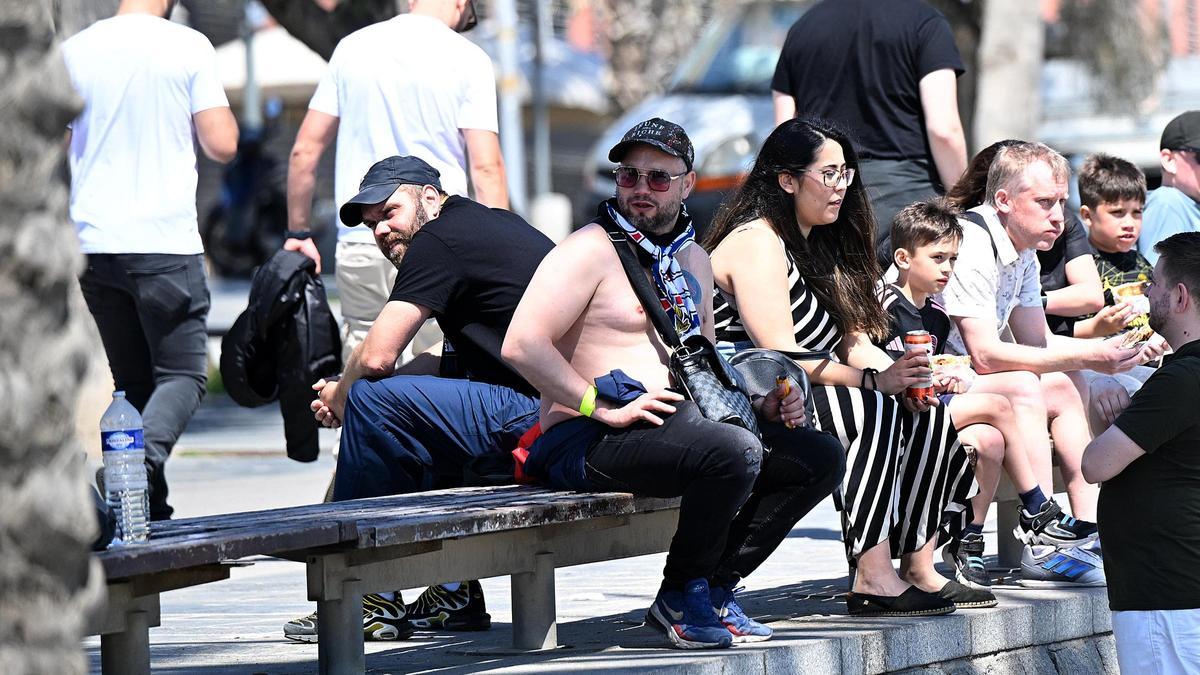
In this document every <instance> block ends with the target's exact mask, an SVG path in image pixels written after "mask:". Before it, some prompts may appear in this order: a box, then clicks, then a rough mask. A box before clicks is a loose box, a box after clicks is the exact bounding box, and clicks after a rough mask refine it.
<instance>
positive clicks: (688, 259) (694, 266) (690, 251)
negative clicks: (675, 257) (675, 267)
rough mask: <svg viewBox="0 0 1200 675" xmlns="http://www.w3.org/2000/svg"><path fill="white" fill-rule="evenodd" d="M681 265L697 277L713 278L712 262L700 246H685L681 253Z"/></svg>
mask: <svg viewBox="0 0 1200 675" xmlns="http://www.w3.org/2000/svg"><path fill="white" fill-rule="evenodd" d="M679 264H680V265H682V266H683V268H684V269H685V270H687V271H689V272H691V273H692V274H695V275H696V276H697V277H706V278H712V260H711V259H710V258H709V256H708V251H705V250H704V247H703V246H700V245H699V244H692V245H691V246H685V247H684V248H683V250H681V251H680V252H679Z"/></svg>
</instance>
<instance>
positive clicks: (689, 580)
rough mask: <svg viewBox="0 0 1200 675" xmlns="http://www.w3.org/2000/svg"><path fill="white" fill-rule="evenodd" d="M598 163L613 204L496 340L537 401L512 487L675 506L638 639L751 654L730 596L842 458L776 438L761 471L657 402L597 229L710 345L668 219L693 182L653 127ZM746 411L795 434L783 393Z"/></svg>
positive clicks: (683, 220) (825, 489) (681, 324)
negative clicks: (784, 450)
mask: <svg viewBox="0 0 1200 675" xmlns="http://www.w3.org/2000/svg"><path fill="white" fill-rule="evenodd" d="M609 159H610V160H612V161H614V162H617V163H618V167H617V169H616V170H615V172H614V174H615V176H616V183H617V188H616V196H615V198H613V199H609V200H606V201H604V202H602V203H601V204H600V207H599V209H598V213H597V216H596V218H597V220H596V222H593V223H591V224H589V225H587V226H585V227H583V228H582V229H580V230H579V231H577V232H575V233H574V234H572V235H571V236H569V237H567V238H566V239H565V240H563V242H562V243H561V244H559V245H558V246H557V247H556V248H555V249H554V250H553V251H551V252H550V254H549V255H547V256H546V258H545V259H544V260H543V261H542V264H541V265H540V266H539V267H538V269H537V271H536V272H535V273H534V276H533V280H532V281H531V282H530V283H529V288H528V289H527V290H526V291H525V294H524V296H522V298H521V302H520V304H519V305H518V306H517V311H516V313H515V314H514V315H513V320H512V323H511V324H510V325H509V330H508V333H507V336H506V337H505V341H504V348H503V351H502V355H503V357H504V358H505V359H506V360H507V361H508V362H509V363H511V364H512V365H513V367H514V368H516V370H517V371H518V372H520V373H521V375H523V376H524V377H525V379H527V380H528V381H529V382H530V383H531V384H533V385H534V386H535V387H536V388H537V389H538V391H539V392H540V393H541V396H542V401H541V415H540V424H539V429H540V431H541V435H540V436H539V437H538V438H537V439H536V440H534V441H533V443H532V444H531V445H530V447H529V455H528V458H527V460H526V462H525V467H524V468H525V473H526V474H527V475H530V476H533V477H535V478H537V479H539V480H541V481H543V482H545V483H547V484H549V485H552V486H553V487H557V488H560V489H568V490H581V491H593V490H596V491H615V492H632V493H634V494H639V495H649V496H657V497H682V501H681V503H680V512H679V525H678V528H677V529H676V531H675V536H674V538H673V539H672V541H671V547H670V550H669V551H668V553H667V562H666V567H665V569H664V570H663V577H664V578H663V582H662V585H661V587H660V589H659V592H658V596H657V597H656V598H655V601H654V603H653V605H651V607H650V609H649V611H648V612H647V615H646V623H647V625H649V626H651V627H653V628H655V629H656V630H660V631H662V633H663V634H664V635H665V636H666V637H667V639H668V640H669V641H670V643H671V645H672V646H674V647H678V648H681V649H712V648H720V647H728V646H730V645H731V644H732V643H733V642H756V641H761V640H766V639H768V638H770V637H771V629H770V628H769V627H768V626H765V625H763V624H762V623H760V622H758V621H755V620H754V619H752V618H750V617H749V616H748V615H747V614H746V613H745V612H744V611H743V610H742V608H741V606H740V605H739V604H738V601H737V598H736V591H737V590H739V589H738V588H737V585H738V581H739V580H740V579H741V578H743V577H745V576H746V575H748V574H750V573H751V572H752V571H753V570H754V569H755V568H756V567H758V565H759V564H761V563H762V562H763V561H764V560H765V559H766V558H767V556H769V555H770V554H771V552H772V551H774V550H775V548H776V547H778V546H779V544H780V543H781V542H782V541H783V539H784V538H785V537H786V536H787V533H788V532H789V531H790V530H791V529H792V526H793V525H794V524H795V523H796V521H797V520H798V519H799V518H800V517H801V516H803V515H804V514H805V513H807V512H808V510H810V509H811V508H812V507H813V506H814V505H816V504H817V503H818V502H820V501H821V500H822V499H824V498H825V497H826V496H827V495H828V494H829V493H830V492H832V491H833V488H834V487H835V486H836V485H837V484H838V482H839V481H840V480H841V477H842V474H843V472H844V455H843V453H842V451H841V446H840V445H839V444H838V443H837V441H836V439H833V438H832V437H830V436H826V435H823V434H820V433H819V432H816V431H812V430H810V429H803V428H797V429H792V430H789V431H788V432H787V433H789V434H795V436H794V438H797V439H802V440H801V442H800V444H799V445H802V446H803V451H804V453H803V455H802V456H801V457H797V458H796V460H797V461H786V460H791V459H793V458H792V457H785V458H784V460H785V461H783V462H782V463H781V462H780V460H775V459H773V458H774V457H775V456H776V455H775V454H772V455H771V457H770V458H768V459H766V460H765V461H764V460H763V452H764V451H763V445H762V441H760V440H759V438H758V437H757V436H756V435H755V434H753V433H751V432H750V431H747V430H745V429H743V428H741V427H739V426H734V425H732V424H722V423H719V422H713V421H711V420H708V419H706V418H704V417H703V416H702V415H701V414H700V412H699V409H698V408H697V406H696V404H695V403H694V402H692V401H686V400H684V397H683V396H681V395H679V394H678V393H676V392H675V391H673V390H672V389H671V388H670V387H671V386H672V382H671V379H670V376H669V373H668V370H667V357H668V350H667V348H666V347H664V345H663V343H662V342H661V340H660V338H659V337H658V335H657V334H656V332H655V328H653V324H652V323H651V322H650V321H649V317H647V315H646V311H645V309H644V308H643V306H642V304H641V302H640V301H639V300H638V296H637V295H636V294H635V292H634V290H633V288H632V286H631V284H630V280H629V277H627V276H626V274H625V271H624V268H623V267H622V264H621V262H620V259H619V258H618V254H617V250H616V249H615V248H614V241H613V240H612V239H610V237H615V236H617V235H616V234H613V235H610V234H609V232H608V231H606V229H605V226H607V227H608V228H610V229H611V230H612V231H614V232H616V231H617V230H620V231H623V232H624V233H625V234H626V237H624V238H621V240H620V241H618V242H616V245H618V246H630V247H631V248H632V249H633V251H634V253H635V255H637V256H638V257H639V259H640V260H641V261H642V264H643V266H647V267H649V270H647V271H646V274H647V279H648V281H651V282H652V283H653V286H654V287H655V290H656V291H657V293H658V296H659V299H660V300H661V301H662V302H663V306H664V307H667V306H669V307H671V308H672V310H671V311H669V312H668V314H669V315H670V319H669V320H672V319H673V324H674V326H675V328H676V330H677V332H678V333H679V335H680V337H681V338H687V337H692V336H694V335H703V336H705V337H707V338H708V339H710V340H711V339H712V338H713V336H714V327H713V305H712V293H711V289H712V288H713V277H712V267H711V265H710V264H709V260H708V254H706V253H705V252H704V250H703V249H702V248H701V247H700V246H699V245H697V244H696V243H695V241H694V239H695V231H694V230H693V228H692V223H691V219H690V218H689V217H688V214H687V211H686V210H685V209H684V208H683V200H684V198H685V197H687V196H688V193H689V192H691V190H692V187H693V186H694V185H695V182H696V174H695V172H693V171H692V161H693V151H692V143H691V141H690V140H689V139H688V137H687V134H686V133H684V130H683V129H682V128H680V127H679V126H678V125H676V124H673V123H671V122H668V121H666V120H663V119H659V118H654V119H650V120H647V121H645V122H642V123H640V124H638V125H636V126H634V127H633V128H632V129H630V130H629V131H628V132H627V133H626V134H625V136H624V138H622V139H621V142H620V143H618V144H617V145H616V146H614V147H613V149H612V150H611V151H610V153H609ZM794 389H795V390H798V389H799V388H798V387H796V388H794ZM781 394H782V395H781ZM756 409H757V410H758V413H759V414H760V416H764V417H765V418H767V419H768V420H769V421H770V420H773V421H774V422H783V423H777V424H774V425H773V426H772V424H771V423H770V422H764V424H765V425H767V427H768V428H771V429H774V428H778V429H784V424H788V425H799V424H801V423H802V422H804V401H803V399H802V398H801V396H800V395H799V394H798V391H793V392H791V393H784V392H782V391H775V392H772V393H771V394H770V395H769V396H766V397H764V398H761V399H759V400H758V401H757V403H756ZM764 433H767V434H768V438H769V437H770V435H769V432H767V431H766V430H764ZM776 452H778V451H776ZM773 462H774V463H773ZM760 467H764V468H763V470H762V471H761V472H760V470H759V469H760ZM743 505H744V506H743Z"/></svg>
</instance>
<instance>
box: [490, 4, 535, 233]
mask: <svg viewBox="0 0 1200 675" xmlns="http://www.w3.org/2000/svg"><path fill="white" fill-rule="evenodd" d="M494 7H495V10H496V38H497V40H496V48H497V53H498V55H499V58H500V82H499V86H498V94H499V99H500V101H499V103H500V151H501V152H502V153H503V154H504V168H505V173H506V174H507V175H508V196H509V203H510V205H511V206H512V210H513V211H514V212H516V213H519V214H522V215H525V214H527V213H528V212H529V203H528V200H529V191H528V189H527V188H526V183H525V171H526V168H525V134H524V130H523V128H522V122H521V99H520V92H519V91H518V90H519V86H520V81H521V80H520V76H521V72H520V61H519V60H518V56H517V4H516V2H515V1H514V0H496V4H495V5H494Z"/></svg>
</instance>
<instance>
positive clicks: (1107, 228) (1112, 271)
mask: <svg viewBox="0 0 1200 675" xmlns="http://www.w3.org/2000/svg"><path fill="white" fill-rule="evenodd" d="M1079 200H1080V202H1081V206H1080V207H1079V217H1080V219H1082V220H1083V223H1084V224H1085V225H1087V228H1088V241H1089V242H1091V244H1092V248H1094V249H1095V253H1094V254H1093V257H1094V258H1095V260H1096V270H1097V271H1098V272H1099V273H1100V283H1101V285H1103V287H1104V304H1105V306H1104V308H1103V309H1101V310H1100V311H1099V312H1097V313H1096V314H1095V315H1094V316H1091V317H1089V318H1087V319H1083V320H1081V321H1078V322H1077V323H1076V324H1075V337H1108V336H1109V335H1115V334H1117V333H1119V332H1121V331H1122V330H1124V329H1125V328H1126V327H1129V326H1140V325H1143V324H1145V322H1146V312H1147V311H1148V310H1149V308H1148V307H1147V306H1145V301H1144V300H1138V299H1137V297H1136V296H1137V295H1140V293H1135V295H1134V296H1131V297H1120V296H1118V295H1116V294H1114V289H1116V288H1118V287H1120V286H1123V285H1125V284H1135V283H1139V284H1145V283H1146V282H1147V281H1150V278H1151V276H1152V272H1153V271H1154V269H1153V267H1152V266H1151V265H1150V263H1149V262H1147V261H1146V259H1145V258H1144V257H1142V254H1141V253H1138V250H1137V241H1138V235H1139V234H1140V233H1141V231H1142V208H1143V206H1144V205H1145V203H1146V177H1145V176H1144V175H1142V172H1141V171H1140V170H1139V169H1138V168H1137V167H1136V166H1134V165H1133V164H1131V163H1130V162H1127V161H1125V160H1123V159H1120V158H1119V157H1113V156H1111V155H1106V154H1103V153H1098V154H1095V155H1091V156H1089V157H1088V158H1087V159H1086V160H1085V161H1084V163H1083V167H1082V168H1080V171H1079ZM1122 290H1124V289H1122ZM1139 304H1140V305H1141V306H1138V305H1139Z"/></svg>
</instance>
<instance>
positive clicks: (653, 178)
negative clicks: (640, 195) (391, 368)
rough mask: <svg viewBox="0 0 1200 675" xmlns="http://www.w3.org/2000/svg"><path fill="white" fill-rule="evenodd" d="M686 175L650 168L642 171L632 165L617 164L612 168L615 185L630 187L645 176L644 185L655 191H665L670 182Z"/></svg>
mask: <svg viewBox="0 0 1200 675" xmlns="http://www.w3.org/2000/svg"><path fill="white" fill-rule="evenodd" d="M686 175H687V172H686V171H685V172H684V173H681V174H679V175H678V176H672V175H671V174H669V173H667V172H666V171H663V170H662V169H650V170H649V171H642V170H641V169H635V168H633V167H632V166H618V167H617V168H615V169H613V176H614V177H615V178H616V179H617V187H623V188H631V187H634V186H635V185H637V182H638V178H640V177H642V176H645V177H646V186H647V187H649V188H650V189H651V190H654V191H655V192H666V191H667V190H670V189H671V183H672V182H673V181H676V180H679V179H680V178H683V177H684V176H686Z"/></svg>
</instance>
